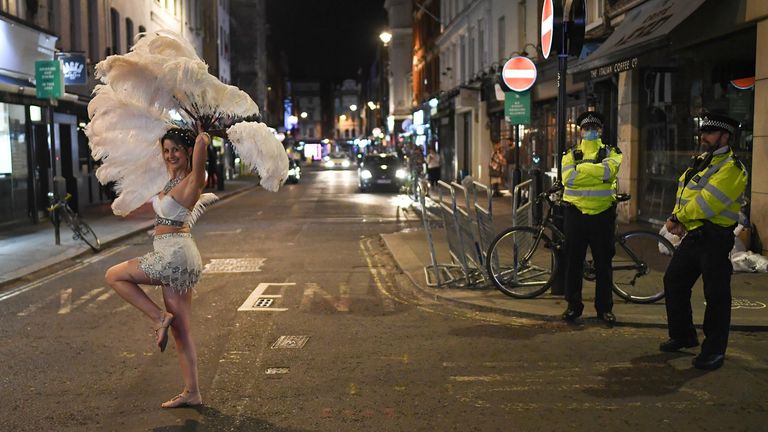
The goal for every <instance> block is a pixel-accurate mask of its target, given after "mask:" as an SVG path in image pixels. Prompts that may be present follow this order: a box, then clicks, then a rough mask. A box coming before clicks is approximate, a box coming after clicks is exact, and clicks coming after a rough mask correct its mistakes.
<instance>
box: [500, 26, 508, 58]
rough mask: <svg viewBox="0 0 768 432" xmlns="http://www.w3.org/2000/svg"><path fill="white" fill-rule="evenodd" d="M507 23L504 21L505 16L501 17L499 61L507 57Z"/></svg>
mask: <svg viewBox="0 0 768 432" xmlns="http://www.w3.org/2000/svg"><path fill="white" fill-rule="evenodd" d="M506 26H507V24H506V23H505V22H504V17H503V16H502V17H500V18H499V29H498V35H499V41H498V44H499V59H498V60H499V61H500V62H501V61H504V59H506V58H507V47H506V39H507V27H506Z"/></svg>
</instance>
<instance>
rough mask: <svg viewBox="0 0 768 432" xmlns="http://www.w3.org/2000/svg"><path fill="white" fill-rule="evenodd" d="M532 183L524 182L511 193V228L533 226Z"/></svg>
mask: <svg viewBox="0 0 768 432" xmlns="http://www.w3.org/2000/svg"><path fill="white" fill-rule="evenodd" d="M532 197H533V181H531V180H526V181H524V182H522V183H520V184H519V185H517V186H515V190H514V191H513V192H512V226H531V225H533V203H532V200H531V198H532Z"/></svg>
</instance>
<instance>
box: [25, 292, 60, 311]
mask: <svg viewBox="0 0 768 432" xmlns="http://www.w3.org/2000/svg"><path fill="white" fill-rule="evenodd" d="M58 296H59V293H57V292H55V293H53V294H51V295H50V296H48V298H46V299H45V300H43V301H41V302H40V303H35V304H31V305H29V307H27V308H26V309H24V310H23V311H21V312H19V313H17V314H16V315H17V316H27V315H30V314H32V313H34V312H36V311H37V310H38V309H40V308H41V307H42V306H43V305H44V304H47V303H48V302H50V301H52V300H53V299H55V298H56V297H58Z"/></svg>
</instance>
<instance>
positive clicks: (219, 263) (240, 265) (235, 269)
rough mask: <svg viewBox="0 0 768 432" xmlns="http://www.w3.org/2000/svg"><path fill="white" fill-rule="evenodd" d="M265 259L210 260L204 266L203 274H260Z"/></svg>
mask: <svg viewBox="0 0 768 432" xmlns="http://www.w3.org/2000/svg"><path fill="white" fill-rule="evenodd" d="M266 260H267V259H266V258H223V259H215V258H214V259H212V260H211V262H209V263H208V264H206V265H205V268H204V269H203V273H252V272H260V271H261V266H262V265H264V261H266Z"/></svg>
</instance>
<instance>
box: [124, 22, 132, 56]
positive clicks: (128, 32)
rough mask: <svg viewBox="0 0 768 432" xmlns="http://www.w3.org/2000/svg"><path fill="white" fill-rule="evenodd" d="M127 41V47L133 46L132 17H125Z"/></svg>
mask: <svg viewBox="0 0 768 432" xmlns="http://www.w3.org/2000/svg"><path fill="white" fill-rule="evenodd" d="M125 41H126V45H125V46H126V48H127V49H130V47H132V46H133V20H132V19H130V18H126V19H125Z"/></svg>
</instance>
